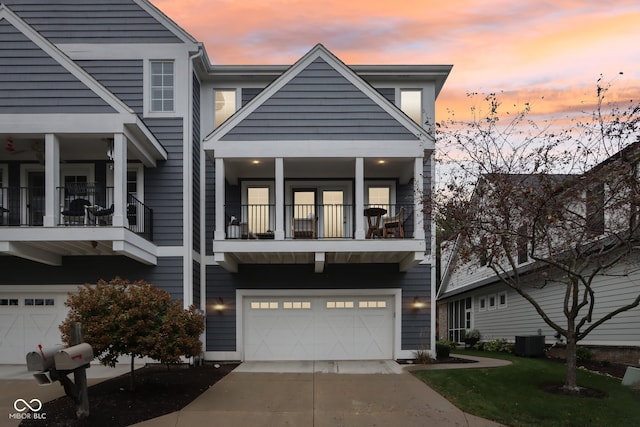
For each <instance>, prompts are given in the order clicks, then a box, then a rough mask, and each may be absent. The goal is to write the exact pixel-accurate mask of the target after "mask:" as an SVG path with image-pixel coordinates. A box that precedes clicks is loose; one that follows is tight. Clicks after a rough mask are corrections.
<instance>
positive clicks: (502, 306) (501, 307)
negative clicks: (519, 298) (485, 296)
mask: <svg viewBox="0 0 640 427" xmlns="http://www.w3.org/2000/svg"><path fill="white" fill-rule="evenodd" d="M502 295H504V304H501V303H500V296H502ZM507 302H508V301H507V292H506V291H502V292H498V293H497V295H496V304H497V305H498V309H503V308H507V306H508V305H507Z"/></svg>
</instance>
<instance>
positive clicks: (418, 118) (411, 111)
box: [400, 89, 423, 126]
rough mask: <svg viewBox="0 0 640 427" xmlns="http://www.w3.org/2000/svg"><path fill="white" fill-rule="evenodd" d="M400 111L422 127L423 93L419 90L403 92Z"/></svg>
mask: <svg viewBox="0 0 640 427" xmlns="http://www.w3.org/2000/svg"><path fill="white" fill-rule="evenodd" d="M400 109H401V110H402V111H404V113H405V114H406V115H407V116H409V117H410V118H411V119H412V120H413V121H414V122H416V123H418V124H419V125H420V126H422V124H423V121H422V91H421V90H419V89H409V90H404V89H403V90H401V91H400Z"/></svg>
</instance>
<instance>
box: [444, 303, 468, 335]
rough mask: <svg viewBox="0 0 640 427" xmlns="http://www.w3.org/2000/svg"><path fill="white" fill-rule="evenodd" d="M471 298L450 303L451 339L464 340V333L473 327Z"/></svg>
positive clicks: (449, 323)
mask: <svg viewBox="0 0 640 427" xmlns="http://www.w3.org/2000/svg"><path fill="white" fill-rule="evenodd" d="M471 311H472V304H471V298H463V299H460V300H457V301H452V302H450V303H449V310H448V315H449V319H448V326H449V340H450V341H454V342H462V338H463V333H464V331H465V330H466V329H471Z"/></svg>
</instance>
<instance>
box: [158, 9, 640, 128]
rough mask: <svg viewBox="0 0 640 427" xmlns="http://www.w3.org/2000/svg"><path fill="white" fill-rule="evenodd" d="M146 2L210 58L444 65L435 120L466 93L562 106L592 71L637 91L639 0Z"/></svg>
mask: <svg viewBox="0 0 640 427" xmlns="http://www.w3.org/2000/svg"><path fill="white" fill-rule="evenodd" d="M151 1H152V3H153V4H154V5H155V6H156V7H158V8H159V9H160V10H162V11H163V12H164V13H165V14H167V15H168V16H169V17H170V18H172V19H173V20H174V21H175V22H176V23H178V24H179V25H180V26H181V27H182V28H184V29H185V30H186V31H187V32H189V33H190V34H191V35H192V36H193V37H195V38H196V39H197V40H198V41H201V42H203V43H204V44H205V46H206V49H207V53H208V55H209V58H210V59H211V61H212V62H213V63H214V64H218V65H230V64H287V65H289V64H292V63H293V62H295V61H296V60H297V59H299V58H300V57H301V56H302V55H304V54H305V53H306V52H307V51H308V50H309V49H311V48H312V47H313V46H314V45H315V44H317V43H322V44H324V45H325V46H326V47H327V48H328V49H330V50H331V51H332V52H333V53H335V54H336V55H337V56H338V57H339V58H340V59H342V60H343V61H344V62H345V63H346V64H348V65H355V64H452V65H453V66H454V67H453V71H452V72H451V74H450V76H449V79H448V80H447V83H446V84H445V86H444V89H443V91H442V93H441V95H440V97H439V98H438V101H437V115H438V117H437V119H438V120H442V119H445V118H447V116H448V114H447V110H453V111H455V113H456V116H458V117H459V118H460V117H463V116H465V115H466V114H467V113H468V112H469V108H470V106H471V105H472V101H471V100H469V99H468V98H467V96H466V94H467V93H469V92H482V93H487V92H503V94H502V95H501V100H502V101H503V103H509V104H512V103H518V104H521V103H524V102H532V103H533V104H534V112H536V113H545V114H547V113H550V114H553V115H563V113H566V112H569V111H572V110H576V109H583V107H585V104H584V103H586V104H587V105H589V104H591V103H592V102H593V101H594V99H595V92H596V90H595V89H596V81H597V79H598V78H599V77H600V75H601V74H602V75H603V79H604V81H605V82H612V83H613V87H614V90H612V91H611V95H612V96H615V97H616V98H620V99H621V100H629V99H634V100H636V101H637V99H638V98H639V97H640V2H639V1H638V0H610V1H602V0H583V1H579V0H554V1H544V0H519V1H513V0H508V1H506V0H458V1H442V0H437V1H434V0H396V1H389V0H367V1H361V0H339V1H338V0H315V1H303V0H241V1H240V0H151ZM620 72H622V73H624V74H623V75H620V74H619V73H620ZM542 96H544V101H539V100H540V99H541V97H542ZM586 109H589V107H587V108H586Z"/></svg>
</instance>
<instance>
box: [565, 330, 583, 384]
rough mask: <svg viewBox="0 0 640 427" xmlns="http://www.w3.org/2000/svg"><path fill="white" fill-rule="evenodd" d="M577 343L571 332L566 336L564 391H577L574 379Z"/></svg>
mask: <svg viewBox="0 0 640 427" xmlns="http://www.w3.org/2000/svg"><path fill="white" fill-rule="evenodd" d="M577 345H578V343H577V342H576V337H575V335H574V334H572V333H571V332H570V333H569V334H567V362H566V363H567V365H566V367H567V373H566V378H565V380H564V389H565V390H569V391H573V392H575V391H579V390H580V388H579V387H578V382H577V378H576V368H577V363H576V348H577Z"/></svg>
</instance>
